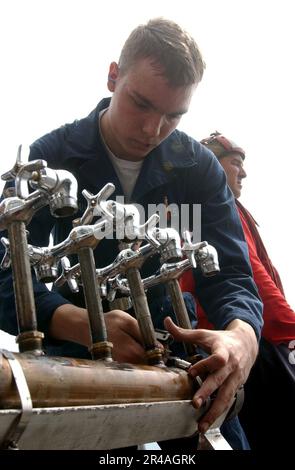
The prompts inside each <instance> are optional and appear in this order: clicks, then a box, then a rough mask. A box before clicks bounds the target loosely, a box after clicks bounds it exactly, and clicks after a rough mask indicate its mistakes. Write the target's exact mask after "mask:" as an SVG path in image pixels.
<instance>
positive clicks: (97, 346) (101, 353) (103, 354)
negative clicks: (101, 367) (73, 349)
mask: <svg viewBox="0 0 295 470" xmlns="http://www.w3.org/2000/svg"><path fill="white" fill-rule="evenodd" d="M112 349H113V343H111V342H110V341H99V342H97V343H93V344H92V346H91V347H90V348H89V352H90V353H91V355H92V358H93V359H101V360H104V361H107V362H111V361H112V360H113V359H112Z"/></svg>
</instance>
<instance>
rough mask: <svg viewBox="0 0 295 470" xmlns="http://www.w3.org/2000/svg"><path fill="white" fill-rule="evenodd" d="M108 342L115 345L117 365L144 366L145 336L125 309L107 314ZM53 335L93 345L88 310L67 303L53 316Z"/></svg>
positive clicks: (85, 344) (113, 355)
mask: <svg viewBox="0 0 295 470" xmlns="http://www.w3.org/2000/svg"><path fill="white" fill-rule="evenodd" d="M104 318H105V323H106V328H107V333H108V341H110V342H111V343H113V350H112V357H113V359H114V360H115V361H118V362H131V363H133V364H137V363H145V362H146V361H145V351H144V348H143V346H142V337H141V333H140V330H139V326H138V323H137V321H136V320H135V318H133V317H132V316H131V315H129V314H128V313H126V312H123V311H122V310H112V311H111V312H108V313H106V314H105V315H104ZM49 332H50V335H51V336H52V337H53V338H55V339H59V340H65V341H74V342H75V343H79V344H83V345H84V346H87V347H88V348H89V347H90V346H91V339H90V329H89V321H88V313H87V310H86V309H85V308H80V307H76V306H75V305H71V304H65V305H61V306H60V307H58V308H57V309H56V310H55V312H54V314H53V317H52V320H51V325H50V330H49Z"/></svg>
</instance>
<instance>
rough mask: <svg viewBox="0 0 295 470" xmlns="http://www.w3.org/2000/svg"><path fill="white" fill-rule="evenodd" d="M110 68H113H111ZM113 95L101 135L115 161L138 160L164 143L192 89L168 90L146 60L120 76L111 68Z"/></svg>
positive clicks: (187, 105)
mask: <svg viewBox="0 0 295 470" xmlns="http://www.w3.org/2000/svg"><path fill="white" fill-rule="evenodd" d="M112 66H113V68H112ZM110 74H111V76H112V78H113V79H114V78H115V81H113V80H111V82H112V83H113V85H112V83H111V84H110V83H109V89H110V91H113V96H112V100H111V104H110V107H109V109H108V111H107V112H106V113H105V115H104V116H103V120H102V132H103V136H104V138H105V140H106V143H107V145H108V146H109V148H110V149H111V150H112V152H113V153H114V154H115V155H116V156H117V157H119V158H123V159H126V160H133V161H136V160H141V159H143V158H144V157H145V156H146V155H148V154H149V153H150V152H151V151H152V150H153V149H154V148H155V147H157V146H158V145H159V144H160V143H161V142H162V141H163V140H164V139H166V138H167V137H168V136H169V135H170V134H171V133H172V132H173V131H174V129H175V128H176V126H177V125H178V123H179V121H180V118H181V116H182V115H183V114H184V113H186V112H187V110H188V107H189V104H190V101H191V97H192V94H193V91H194V89H195V88H196V85H188V86H181V87H171V85H169V84H168V82H167V80H166V78H165V77H163V76H162V75H160V74H159V71H158V70H156V69H155V68H154V67H153V65H152V64H151V62H150V60H149V59H143V60H140V61H139V62H137V63H136V64H134V65H133V66H132V67H131V68H130V69H129V70H128V71H127V72H126V73H125V74H123V75H122V74H120V73H119V71H118V68H117V66H116V64H114V63H113V64H111V68H110Z"/></svg>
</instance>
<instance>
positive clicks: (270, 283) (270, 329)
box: [180, 201, 295, 344]
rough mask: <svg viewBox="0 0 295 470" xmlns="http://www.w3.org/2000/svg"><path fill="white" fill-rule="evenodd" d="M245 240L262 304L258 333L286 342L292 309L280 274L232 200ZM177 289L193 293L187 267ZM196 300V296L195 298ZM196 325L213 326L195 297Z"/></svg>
mask: <svg viewBox="0 0 295 470" xmlns="http://www.w3.org/2000/svg"><path fill="white" fill-rule="evenodd" d="M236 203H237V208H238V211H239V215H240V219H241V222H242V226H243V230H244V234H245V238H246V241H247V244H248V250H249V257H250V262H251V266H252V270H253V277H254V280H255V282H256V285H257V287H258V291H259V295H260V297H261V300H262V302H263V305H264V309H263V319H264V326H263V329H262V336H263V337H264V338H265V339H266V340H268V341H270V342H272V343H274V344H279V343H289V342H290V341H291V340H294V338H295V312H294V311H293V310H292V308H291V307H290V305H289V304H288V303H287V301H286V299H285V296H284V291H283V287H282V283H281V280H280V276H279V274H278V272H277V270H276V269H275V267H274V266H273V265H272V263H271V261H270V259H269V257H268V254H267V251H266V249H265V247H264V245H263V242H262V240H261V237H260V235H259V232H258V230H257V227H256V225H257V224H256V222H255V220H254V219H253V217H252V216H251V214H250V213H249V212H248V211H247V209H245V207H243V206H242V204H241V203H240V202H239V201H236ZM180 285H181V289H182V290H183V291H186V292H191V293H192V294H195V289H194V278H193V276H192V272H191V271H187V272H186V273H184V275H183V276H182V278H181V280H180ZM196 300H197V299H196ZM197 313H198V328H210V329H212V328H213V325H212V324H210V323H209V322H208V320H207V318H206V316H205V313H204V311H203V309H202V307H201V305H200V304H199V303H198V301H197Z"/></svg>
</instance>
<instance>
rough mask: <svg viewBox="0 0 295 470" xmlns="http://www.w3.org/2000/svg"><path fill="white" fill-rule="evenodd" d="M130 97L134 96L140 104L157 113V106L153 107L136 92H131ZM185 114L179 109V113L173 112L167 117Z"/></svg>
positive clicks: (184, 111) (184, 110)
mask: <svg viewBox="0 0 295 470" xmlns="http://www.w3.org/2000/svg"><path fill="white" fill-rule="evenodd" d="M130 95H131V96H132V95H133V96H134V97H135V98H137V99H138V100H140V101H141V102H142V104H144V105H146V106H149V107H150V108H152V109H154V110H155V111H159V110H158V108H157V106H155V105H154V104H153V103H152V102H151V101H150V100H148V99H147V98H145V97H144V96H142V95H141V94H140V93H137V91H131V92H130ZM185 113H187V109H180V110H179V111H174V112H172V113H169V114H168V116H178V115H182V114H185Z"/></svg>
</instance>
